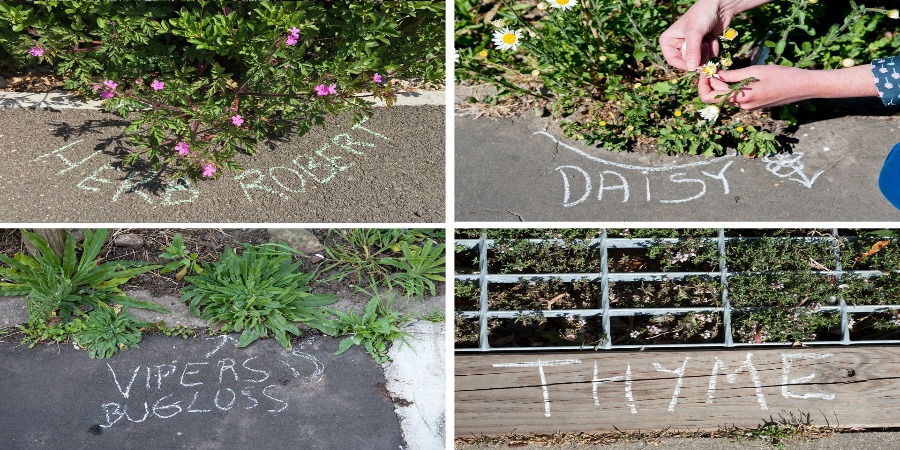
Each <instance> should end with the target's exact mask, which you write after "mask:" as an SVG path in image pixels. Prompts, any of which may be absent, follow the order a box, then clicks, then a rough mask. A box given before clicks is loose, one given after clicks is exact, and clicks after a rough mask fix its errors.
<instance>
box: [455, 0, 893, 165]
mask: <svg viewBox="0 0 900 450" xmlns="http://www.w3.org/2000/svg"><path fill="white" fill-rule="evenodd" d="M694 3H695V2H694V0H669V1H647V0H613V1H596V0H592V1H579V2H577V5H576V6H575V7H574V8H572V9H571V10H561V9H553V8H550V9H546V8H544V9H545V10H541V5H543V6H546V5H547V4H546V2H543V1H540V2H514V1H505V0H497V1H491V0H484V1H482V0H457V1H456V24H455V28H456V36H455V41H456V42H455V46H456V49H457V50H458V52H459V55H460V62H459V63H458V64H457V65H456V68H457V70H456V75H457V76H458V77H459V78H460V79H461V80H463V81H468V82H474V83H487V84H491V85H494V86H496V87H497V89H498V94H497V96H496V97H491V98H484V99H474V98H473V99H470V101H473V102H474V101H484V102H486V103H497V102H498V99H507V98H517V97H527V98H529V99H540V100H546V103H547V104H548V108H549V109H550V111H551V113H552V114H553V115H554V116H555V117H561V118H564V120H563V121H562V122H561V123H560V125H561V127H562V129H563V130H564V132H565V133H566V135H567V136H569V137H573V138H576V139H580V140H584V141H586V142H587V144H588V145H594V144H597V145H600V146H602V147H604V148H606V149H607V150H613V151H631V150H642V149H645V148H648V147H650V148H656V149H658V151H659V152H660V153H667V154H690V155H706V156H712V155H722V154H724V153H725V152H726V151H727V149H729V148H734V149H736V150H737V151H738V152H739V153H740V154H742V155H767V154H771V153H774V152H777V151H779V150H781V148H782V144H781V143H780V142H779V141H778V138H779V136H777V135H776V134H775V132H774V130H773V129H767V127H771V125H770V124H771V120H768V119H769V117H761V116H760V115H759V114H752V113H746V112H740V111H738V110H737V108H734V107H731V106H726V105H724V104H723V103H724V101H725V99H726V98H727V96H725V97H724V98H722V103H720V104H719V106H720V108H721V111H720V115H719V118H718V119H717V120H703V118H702V117H701V116H700V114H699V112H700V110H701V108H704V107H705V106H706V105H704V104H703V103H701V102H700V101H699V100H698V99H697V88H696V78H697V74H696V73H687V74H684V73H681V72H679V71H675V70H674V69H672V68H671V67H669V66H668V65H667V64H666V63H665V61H664V60H663V58H662V55H661V54H660V51H659V45H658V44H657V42H656V39H657V37H658V36H659V35H660V34H662V33H663V31H665V30H666V29H667V28H668V26H669V25H670V24H672V23H673V22H675V20H677V19H678V17H680V16H681V15H682V14H683V13H684V12H685V11H686V10H687V8H688V7H690V6H691V5H693V4H694ZM866 3H867V4H869V5H870V6H875V7H866V6H864V5H857V4H856V3H854V2H852V1H851V2H818V3H817V4H815V5H813V4H811V3H810V2H808V1H807V0H790V1H781V2H771V3H769V4H767V5H764V6H762V7H759V8H755V9H753V10H751V11H749V12H747V13H745V14H742V15H739V16H738V17H737V18H735V20H734V21H732V23H731V26H732V27H734V29H735V31H737V36H736V37H735V38H734V39H733V40H731V41H729V40H726V39H720V42H719V43H720V47H721V49H722V51H721V55H720V58H719V59H717V60H714V62H716V63H718V64H720V68H721V67H723V66H727V67H729V68H730V69H737V68H740V67H746V66H749V65H751V64H761V63H764V61H763V60H764V59H765V58H764V57H763V56H761V55H763V54H769V59H768V62H769V63H776V64H781V65H790V66H796V67H803V68H837V67H840V66H841V62H842V61H843V60H844V59H846V58H850V59H852V60H854V61H855V62H856V63H857V64H862V63H864V62H868V61H869V60H871V59H872V58H876V57H884V56H891V55H894V54H896V53H898V51H900V34H898V33H893V32H891V31H892V30H894V29H895V28H896V26H895V24H894V23H893V22H891V19H889V18H887V16H886V13H887V12H888V11H887V9H885V8H891V7H895V6H896V5H895V4H893V3H892V2H890V1H886V0H868V1H867V2H866ZM879 5H883V8H882V7H879ZM495 19H500V20H502V21H503V23H502V24H492V22H493V21H494V20H495ZM504 26H506V27H509V28H510V29H511V30H520V31H521V32H522V38H521V39H520V44H519V47H518V49H517V50H516V51H514V52H513V51H503V50H499V49H495V47H494V44H492V42H491V41H492V34H493V33H494V32H495V31H496V30H498V29H501V28H503V27H504ZM826 30H827V31H826ZM750 81H751V80H749V79H748V80H744V81H743V82H741V83H735V84H733V85H732V89H739V88H740V87H741V84H742V83H747V82H750ZM798 113H799V110H798V108H797V107H796V106H792V107H783V108H778V109H776V110H774V118H775V119H779V120H782V121H785V122H786V123H787V124H788V125H793V124H796V122H797V118H796V115H797V114H798Z"/></svg>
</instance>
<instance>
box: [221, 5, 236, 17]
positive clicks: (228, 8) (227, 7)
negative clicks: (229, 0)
mask: <svg viewBox="0 0 900 450" xmlns="http://www.w3.org/2000/svg"><path fill="white" fill-rule="evenodd" d="M232 11H234V10H233V9H231V7H230V6H226V7H225V9H223V10H222V12H224V13H225V15H226V16H227V15H229V14H231V12H232Z"/></svg>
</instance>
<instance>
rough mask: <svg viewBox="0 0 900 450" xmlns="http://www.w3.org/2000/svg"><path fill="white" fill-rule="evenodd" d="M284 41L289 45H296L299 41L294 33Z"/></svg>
mask: <svg viewBox="0 0 900 450" xmlns="http://www.w3.org/2000/svg"><path fill="white" fill-rule="evenodd" d="M284 43H285V44H287V45H294V44H296V43H297V37H296V36H294V35H291V36H288V37H287V40H286V41H285V42H284Z"/></svg>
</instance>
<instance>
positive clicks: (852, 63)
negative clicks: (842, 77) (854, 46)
mask: <svg viewBox="0 0 900 450" xmlns="http://www.w3.org/2000/svg"><path fill="white" fill-rule="evenodd" d="M841 65H842V66H844V67H853V66H855V65H856V61H854V60H852V59H851V58H844V59H843V60H842V61H841Z"/></svg>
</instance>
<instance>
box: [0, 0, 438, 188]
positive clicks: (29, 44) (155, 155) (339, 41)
mask: <svg viewBox="0 0 900 450" xmlns="http://www.w3.org/2000/svg"><path fill="white" fill-rule="evenodd" d="M443 16H444V2H443V1H410V0H402V1H390V2H382V1H375V0H365V1H356V2H308V1H307V2H226V1H224V0H216V1H207V0H201V1H198V2H102V1H80V2H57V1H37V2H6V1H2V2H0V60H2V61H13V62H14V63H15V64H16V65H17V66H19V67H24V66H28V65H32V64H36V63H49V64H52V65H54V66H55V68H56V69H57V72H58V74H60V75H63V76H65V77H66V81H65V88H66V89H72V90H75V91H77V92H79V93H81V94H82V95H84V96H86V97H88V98H98V97H99V98H102V99H104V106H105V108H106V110H107V111H114V112H117V113H119V114H121V115H122V116H123V117H126V118H128V119H130V120H132V123H131V124H130V125H129V126H128V127H127V128H126V134H127V136H128V140H129V142H130V143H131V145H130V146H129V148H128V153H126V154H123V158H124V161H125V162H126V163H128V164H132V165H135V166H139V165H141V164H149V166H150V167H151V168H152V169H154V170H165V171H167V174H168V175H170V176H171V177H172V178H179V177H186V178H190V179H204V178H214V177H219V176H221V175H222V174H223V173H224V172H228V171H237V170H240V169H241V168H240V165H239V164H238V163H237V161H236V156H237V155H238V154H240V153H244V154H250V155H252V154H255V153H256V149H257V147H258V146H259V144H260V143H262V142H263V141H264V140H265V139H266V138H267V137H269V136H284V135H286V134H288V133H291V132H296V133H297V134H305V133H306V132H307V131H308V130H310V129H311V128H312V127H313V126H317V125H322V124H324V120H325V118H326V117H327V116H329V115H336V114H338V113H341V112H349V113H352V114H353V115H354V116H355V118H356V119H357V120H360V119H361V118H362V117H365V116H368V115H370V114H371V107H370V105H369V104H368V103H366V102H365V101H364V99H363V98H362V97H365V96H371V97H377V98H381V99H384V100H385V101H386V103H387V104H388V105H390V104H392V103H393V102H394V100H395V99H396V95H397V92H398V86H397V85H396V84H393V83H391V82H390V81H391V79H397V78H424V79H426V80H430V81H432V82H440V81H442V80H443V77H444V74H443V73H444V64H443V61H444V56H443V55H444V51H443V47H444V39H443V36H444V33H443V28H444V27H443Z"/></svg>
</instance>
